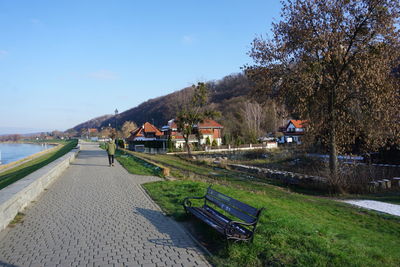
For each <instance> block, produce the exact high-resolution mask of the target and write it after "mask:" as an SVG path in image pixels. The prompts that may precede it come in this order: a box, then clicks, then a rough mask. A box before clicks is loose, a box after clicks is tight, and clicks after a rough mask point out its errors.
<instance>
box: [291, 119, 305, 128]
mask: <svg viewBox="0 0 400 267" xmlns="http://www.w3.org/2000/svg"><path fill="white" fill-rule="evenodd" d="M289 123H292V124H293V125H294V127H296V128H303V127H305V126H306V124H307V121H306V120H290V121H289ZM288 125H289V124H288Z"/></svg>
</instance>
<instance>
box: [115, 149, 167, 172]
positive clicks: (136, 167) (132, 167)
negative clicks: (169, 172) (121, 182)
mask: <svg viewBox="0 0 400 267" xmlns="http://www.w3.org/2000/svg"><path fill="white" fill-rule="evenodd" d="M116 159H117V160H118V162H119V163H120V164H121V165H122V166H123V167H124V168H125V169H126V170H127V171H128V172H129V173H133V174H138V175H152V176H159V177H162V172H161V169H160V168H159V167H157V166H154V165H152V164H150V163H147V162H146V161H144V160H141V159H139V158H137V157H135V156H133V155H130V154H126V153H124V152H122V153H121V152H120V151H117V152H116Z"/></svg>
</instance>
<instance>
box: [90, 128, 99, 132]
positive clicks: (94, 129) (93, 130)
mask: <svg viewBox="0 0 400 267" xmlns="http://www.w3.org/2000/svg"><path fill="white" fill-rule="evenodd" d="M88 130H89V133H97V132H98V131H97V129H96V128H89V129H88Z"/></svg>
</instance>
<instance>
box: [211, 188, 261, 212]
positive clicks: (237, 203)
mask: <svg viewBox="0 0 400 267" xmlns="http://www.w3.org/2000/svg"><path fill="white" fill-rule="evenodd" d="M207 194H209V195H212V196H213V197H215V198H218V199H221V200H222V201H223V202H226V203H227V204H228V205H230V206H232V207H236V208H237V209H240V210H242V211H244V212H246V213H248V214H250V215H251V216H253V217H256V216H257V215H258V209H256V208H254V207H252V206H249V205H247V204H245V203H243V202H240V201H238V200H236V199H234V198H231V197H229V196H227V195H225V194H222V193H220V192H218V191H215V190H214V189H212V188H208V189H207Z"/></svg>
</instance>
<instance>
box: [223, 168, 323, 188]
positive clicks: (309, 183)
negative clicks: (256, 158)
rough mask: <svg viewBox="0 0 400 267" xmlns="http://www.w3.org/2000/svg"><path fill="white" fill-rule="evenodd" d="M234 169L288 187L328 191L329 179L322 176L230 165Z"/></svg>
mask: <svg viewBox="0 0 400 267" xmlns="http://www.w3.org/2000/svg"><path fill="white" fill-rule="evenodd" d="M228 166H229V167H230V168H232V169H235V170H239V171H244V172H249V173H254V174H257V175H261V176H264V177H266V178H270V179H275V180H279V181H281V182H283V183H285V184H288V185H297V186H301V187H305V188H317V189H326V188H327V187H328V183H327V179H326V178H324V177H320V176H312V175H305V174H300V173H294V172H288V171H279V170H272V169H268V168H259V167H255V166H248V165H242V164H228Z"/></svg>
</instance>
